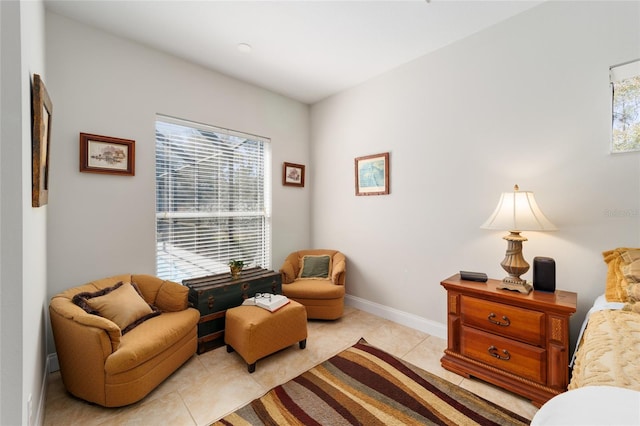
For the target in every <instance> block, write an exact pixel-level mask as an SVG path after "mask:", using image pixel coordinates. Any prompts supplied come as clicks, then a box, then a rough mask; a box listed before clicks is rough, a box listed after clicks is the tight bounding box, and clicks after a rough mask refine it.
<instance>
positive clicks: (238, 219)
mask: <svg viewBox="0 0 640 426" xmlns="http://www.w3.org/2000/svg"><path fill="white" fill-rule="evenodd" d="M270 164H271V160H270V143H269V140H268V139H265V138H261V137H258V136H254V135H248V134H244V133H240V132H235V131H231V130H226V129H221V128H217V127H213V126H208V125H203V124H199V123H193V122H187V121H183V120H178V119H174V118H169V117H165V116H158V118H157V120H156V261H157V271H156V273H157V275H158V276H159V277H162V278H165V279H170V280H173V281H178V282H179V281H181V280H183V279H185V278H193V277H199V276H205V275H211V274H215V273H220V272H227V271H229V266H228V263H229V260H231V259H237V260H242V261H244V263H245V265H248V266H259V267H262V268H267V269H268V268H270V263H271V194H270V188H271V180H270V179H271V172H270Z"/></svg>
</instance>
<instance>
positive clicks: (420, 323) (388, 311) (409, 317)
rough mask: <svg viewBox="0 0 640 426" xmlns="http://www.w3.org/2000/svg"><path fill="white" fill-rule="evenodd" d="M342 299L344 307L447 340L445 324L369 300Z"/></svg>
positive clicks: (346, 296)
mask: <svg viewBox="0 0 640 426" xmlns="http://www.w3.org/2000/svg"><path fill="white" fill-rule="evenodd" d="M344 299H345V304H346V305H348V306H353V307H354V308H357V309H360V310H361V311H365V312H369V313H370V314H374V315H377V316H379V317H382V318H384V319H388V320H389V321H393V322H397V323H398V324H402V325H405V326H407V327H411V328H413V329H416V330H419V331H422V332H424V333H427V334H430V335H431V336H435V337H439V338H441V339H446V338H447V326H446V325H445V324H441V323H439V322H436V321H432V320H428V319H426V318H422V317H419V316H418V315H414V314H410V313H408V312H404V311H400V310H398V309H394V308H390V307H388V306H384V305H381V304H379V303H375V302H371V301H369V300H365V299H361V298H360V297H356V296H351V295H349V294H347V295H345V297H344Z"/></svg>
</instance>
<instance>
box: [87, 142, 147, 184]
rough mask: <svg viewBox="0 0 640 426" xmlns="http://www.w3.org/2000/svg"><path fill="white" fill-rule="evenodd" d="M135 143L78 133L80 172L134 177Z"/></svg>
mask: <svg viewBox="0 0 640 426" xmlns="http://www.w3.org/2000/svg"><path fill="white" fill-rule="evenodd" d="M135 144H136V142H135V141H133V140H130V139H119V138H112V137H109V136H99V135H91V134H89V133H80V171H81V172H88V173H106V174H112V175H126V176H134V175H135V158H136V146H135Z"/></svg>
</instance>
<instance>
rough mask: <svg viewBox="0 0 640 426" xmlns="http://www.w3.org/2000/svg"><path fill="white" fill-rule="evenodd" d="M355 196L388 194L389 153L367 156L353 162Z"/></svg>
mask: <svg viewBox="0 0 640 426" xmlns="http://www.w3.org/2000/svg"><path fill="white" fill-rule="evenodd" d="M355 171H356V195H385V194H388V193H389V153H388V152H385V153H382V154H374V155H367V156H366V157H358V158H356V160H355Z"/></svg>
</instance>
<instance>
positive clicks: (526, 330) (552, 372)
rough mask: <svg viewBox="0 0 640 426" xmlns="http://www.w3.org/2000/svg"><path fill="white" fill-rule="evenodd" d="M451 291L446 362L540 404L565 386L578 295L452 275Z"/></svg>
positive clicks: (449, 280) (460, 371)
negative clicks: (513, 287) (525, 290)
mask: <svg viewBox="0 0 640 426" xmlns="http://www.w3.org/2000/svg"><path fill="white" fill-rule="evenodd" d="M441 284H442V286H443V287H444V288H445V289H446V290H447V313H448V320H447V323H448V324H447V330H448V344H447V349H446V350H445V351H444V356H443V357H442V359H441V360H440V361H441V363H442V366H443V367H444V368H446V369H447V370H450V371H453V372H454V373H458V374H461V375H463V376H465V377H470V376H474V377H477V378H479V379H482V380H485V381H487V382H490V383H493V384H495V385H497V386H500V387H502V388H504V389H507V390H509V391H512V392H515V393H517V394H520V395H522V396H524V397H526V398H529V399H531V401H532V402H533V403H534V404H535V405H537V406H541V405H542V404H544V403H545V402H546V401H547V400H549V399H551V398H552V397H554V396H555V395H558V394H560V393H562V392H564V391H566V390H567V385H568V381H569V318H570V317H571V315H572V314H573V313H574V312H575V311H576V304H577V294H576V293H572V292H568V291H562V290H556V291H555V292H554V293H545V292H539V291H532V292H531V293H529V294H528V295H525V294H521V293H518V292H514V291H509V290H499V289H497V288H496V286H497V285H499V284H500V281H498V280H489V281H488V282H487V283H478V282H472V281H463V280H461V279H460V275H454V276H452V277H450V278H447V279H446V280H444V281H442V283H441Z"/></svg>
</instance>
